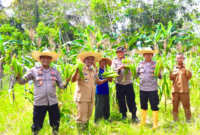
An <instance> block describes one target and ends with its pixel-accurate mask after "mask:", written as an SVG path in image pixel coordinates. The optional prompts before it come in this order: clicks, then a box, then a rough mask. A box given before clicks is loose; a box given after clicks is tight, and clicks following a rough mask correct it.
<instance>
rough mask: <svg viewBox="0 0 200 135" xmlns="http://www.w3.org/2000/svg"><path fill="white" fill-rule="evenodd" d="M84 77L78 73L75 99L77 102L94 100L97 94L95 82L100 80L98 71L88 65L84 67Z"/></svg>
mask: <svg viewBox="0 0 200 135" xmlns="http://www.w3.org/2000/svg"><path fill="white" fill-rule="evenodd" d="M83 75H84V79H83V78H81V77H80V74H79V73H78V74H77V78H76V80H77V82H76V88H75V95H74V100H75V101H76V102H93V101H94V96H95V89H96V85H95V83H96V82H98V81H99V78H98V76H97V74H96V72H95V71H94V70H93V69H89V68H88V67H87V66H84V68H83Z"/></svg>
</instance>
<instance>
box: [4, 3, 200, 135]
mask: <svg viewBox="0 0 200 135" xmlns="http://www.w3.org/2000/svg"><path fill="white" fill-rule="evenodd" d="M198 4H199V3H198V1H197V2H196V3H195V1H193V0H178V1H174V0H154V1H145V0H81V1H80V0H31V1H29V0H14V2H13V3H12V5H11V6H10V7H7V8H3V9H2V8H0V103H1V106H0V110H1V111H0V134H31V124H32V111H33V110H32V108H33V105H32V102H33V93H34V91H33V83H32V82H29V83H28V84H26V85H25V86H20V85H18V84H15V85H14V82H13V74H14V72H13V71H12V72H11V68H10V67H11V64H12V61H11V59H12V56H13V55H16V58H17V60H18V62H19V64H20V65H22V67H23V68H24V70H23V73H26V72H27V71H28V70H29V69H30V68H31V67H33V66H35V65H39V63H38V62H36V61H34V60H33V59H32V56H31V55H32V51H34V50H38V51H42V50H43V49H44V48H48V49H49V50H51V51H55V52H57V53H59V54H61V57H60V58H59V59H58V60H57V61H56V62H53V63H51V66H53V67H56V68H57V69H58V70H59V71H60V72H61V75H62V79H63V80H64V78H66V76H68V75H66V74H65V67H66V64H71V65H70V66H74V65H75V64H76V56H77V55H78V54H80V53H82V52H85V51H95V52H100V53H101V54H102V55H103V56H104V57H108V58H110V59H113V58H114V57H116V54H115V52H116V48H117V47H118V46H123V47H125V48H126V49H127V53H126V55H127V56H128V57H129V58H131V59H133V60H134V64H135V65H137V64H138V63H139V62H140V61H143V60H144V59H143V58H142V57H141V56H140V55H137V54H135V52H136V49H141V48H142V47H146V46H151V47H152V48H154V49H158V50H159V51H160V52H159V53H158V54H156V55H155V56H154V57H153V59H154V60H155V61H158V60H159V61H161V62H163V66H164V70H163V72H162V73H163V79H162V80H160V81H159V87H158V90H159V97H160V113H159V128H158V130H157V131H152V130H151V128H152V112H151V111H150V110H149V111H148V119H147V120H148V122H147V123H149V124H147V126H146V127H144V128H138V127H137V124H133V123H132V122H131V120H126V121H120V117H121V116H120V114H119V111H118V109H119V108H118V105H117V100H116V97H115V84H114V82H112V83H110V105H111V117H110V119H111V120H112V122H108V121H104V120H102V121H101V122H100V123H99V124H98V125H95V124H94V123H93V119H94V118H93V117H92V119H91V122H90V133H91V134H180V135H182V134H196V133H198V132H199V130H200V121H199V117H200V111H199V110H200V107H199V104H200V101H199V98H200V84H199V79H200V73H199V66H200V65H199V63H200V57H199V54H200V52H199V51H200V46H199V44H200V33H199V31H200V30H199V24H200V21H199V15H200V12H199V11H198V10H197V9H196V7H197V6H198ZM8 9H12V11H13V12H14V14H13V15H12V16H9V15H8V14H7V13H6V11H7V10H8ZM178 52H183V53H184V55H185V57H186V60H187V59H189V58H190V59H191V58H193V59H192V60H193V62H192V64H191V63H190V65H191V69H192V72H193V77H192V79H191V81H190V91H191V93H190V94H191V109H192V117H193V118H192V122H191V123H190V124H187V123H185V118H184V112H183V109H182V108H181V111H180V115H179V116H180V117H179V118H180V121H179V122H177V123H172V115H171V111H172V104H171V87H172V83H171V81H170V80H169V71H168V69H167V67H169V68H172V66H173V65H175V60H174V58H175V54H176V53H178ZM186 62H187V61H186ZM190 62H191V61H190ZM134 70H135V67H134ZM138 84H139V79H135V80H134V89H135V93H136V103H137V107H138V112H137V114H138V116H140V109H139V108H140V105H139V86H138ZM13 87H14V89H13ZM74 90H75V83H74V84H72V83H71V82H70V83H69V86H68V88H67V89H66V90H61V89H58V88H57V94H58V100H59V102H62V103H63V106H62V108H61V124H60V125H61V127H60V133H61V134H63V135H64V134H76V133H77V132H76V129H75V115H76V111H77V110H76V106H75V103H74V102H73V94H74ZM93 116H94V115H93ZM129 117H130V116H129ZM47 123H48V117H46V119H45V122H44V128H43V129H42V131H41V134H50V133H51V130H50V126H49V125H48V124H47Z"/></svg>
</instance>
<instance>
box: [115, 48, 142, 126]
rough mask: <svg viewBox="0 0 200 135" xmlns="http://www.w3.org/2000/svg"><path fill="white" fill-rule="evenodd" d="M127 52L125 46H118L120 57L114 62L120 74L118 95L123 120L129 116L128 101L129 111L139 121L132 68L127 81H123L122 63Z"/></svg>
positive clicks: (123, 66)
mask: <svg viewBox="0 0 200 135" xmlns="http://www.w3.org/2000/svg"><path fill="white" fill-rule="evenodd" d="M125 52H126V50H125V49H124V48H123V47H118V48H117V51H116V53H117V56H118V57H117V58H115V59H114V60H113V62H112V64H113V66H114V70H115V71H116V72H117V73H118V75H119V76H118V77H117V78H116V96H117V100H118V103H119V108H120V113H122V120H125V119H126V118H127V114H126V112H127V107H126V102H127V105H128V108H129V111H130V112H131V113H132V120H133V121H135V122H139V119H138V118H137V116H136V112H137V107H136V103H135V92H134V89H133V79H132V78H131V76H132V74H131V72H130V70H129V72H128V74H127V75H126V77H125V81H123V78H124V72H125V70H124V68H125V65H124V64H123V63H122V60H123V59H125ZM125 99H126V100H125Z"/></svg>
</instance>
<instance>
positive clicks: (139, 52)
mask: <svg viewBox="0 0 200 135" xmlns="http://www.w3.org/2000/svg"><path fill="white" fill-rule="evenodd" d="M158 52H159V50H154V51H152V50H140V51H137V52H136V53H137V54H144V53H152V54H155V53H158Z"/></svg>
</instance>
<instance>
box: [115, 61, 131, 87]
mask: <svg viewBox="0 0 200 135" xmlns="http://www.w3.org/2000/svg"><path fill="white" fill-rule="evenodd" d="M112 64H113V66H114V71H116V72H117V73H118V75H119V76H118V77H116V83H118V84H121V85H127V84H131V83H133V79H132V78H131V76H132V74H131V72H130V70H129V71H128V74H127V75H126V77H125V81H124V82H122V81H123V78H124V69H121V70H120V71H119V72H118V68H119V67H120V66H121V65H122V64H123V63H122V60H120V59H119V58H115V59H114V60H113V61H112Z"/></svg>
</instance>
